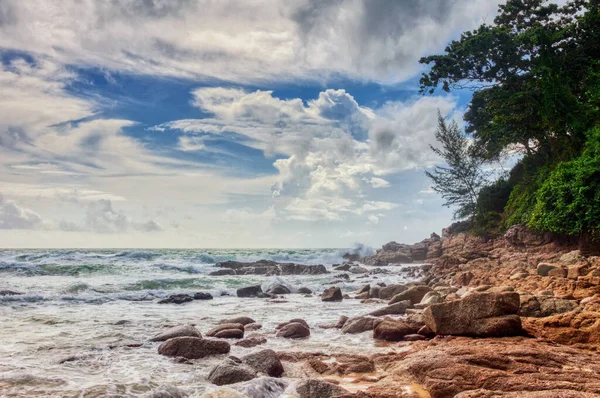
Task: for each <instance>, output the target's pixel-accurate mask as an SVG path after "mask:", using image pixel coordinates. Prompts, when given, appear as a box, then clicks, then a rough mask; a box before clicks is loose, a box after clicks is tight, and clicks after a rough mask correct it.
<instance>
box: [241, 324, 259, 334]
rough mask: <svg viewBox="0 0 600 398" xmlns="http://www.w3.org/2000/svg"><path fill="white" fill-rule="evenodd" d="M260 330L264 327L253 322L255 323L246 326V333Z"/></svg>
mask: <svg viewBox="0 0 600 398" xmlns="http://www.w3.org/2000/svg"><path fill="white" fill-rule="evenodd" d="M259 329H262V325H261V324H260V323H256V322H253V323H249V324H247V325H244V331H246V332H252V331H255V330H259Z"/></svg>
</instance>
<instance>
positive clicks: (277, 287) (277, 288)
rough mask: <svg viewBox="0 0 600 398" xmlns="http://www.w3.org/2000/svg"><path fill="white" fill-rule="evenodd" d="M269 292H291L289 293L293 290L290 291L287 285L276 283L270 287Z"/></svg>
mask: <svg viewBox="0 0 600 398" xmlns="http://www.w3.org/2000/svg"><path fill="white" fill-rule="evenodd" d="M267 293H271V294H289V293H291V291H290V289H288V288H287V287H285V286H283V285H275V286H273V287H272V288H270V289H269V291H268V292H267Z"/></svg>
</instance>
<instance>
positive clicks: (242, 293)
mask: <svg viewBox="0 0 600 398" xmlns="http://www.w3.org/2000/svg"><path fill="white" fill-rule="evenodd" d="M259 293H262V288H261V287H260V285H254V286H246V287H241V288H239V289H238V290H237V291H236V294H237V296H238V297H256V296H258V294H259Z"/></svg>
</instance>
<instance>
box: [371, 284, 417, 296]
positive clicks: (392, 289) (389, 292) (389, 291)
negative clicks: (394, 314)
mask: <svg viewBox="0 0 600 398" xmlns="http://www.w3.org/2000/svg"><path fill="white" fill-rule="evenodd" d="M410 286H411V285H389V286H385V287H382V288H381V289H379V298H380V299H384V300H389V299H391V298H392V297H394V296H395V295H397V294H400V293H402V292H403V291H405V290H407V289H408V288H409V287H410Z"/></svg>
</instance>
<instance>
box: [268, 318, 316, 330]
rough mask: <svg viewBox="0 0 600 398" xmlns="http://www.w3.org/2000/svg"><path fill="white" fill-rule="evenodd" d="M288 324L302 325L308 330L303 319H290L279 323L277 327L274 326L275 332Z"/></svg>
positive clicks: (308, 327)
mask: <svg viewBox="0 0 600 398" xmlns="http://www.w3.org/2000/svg"><path fill="white" fill-rule="evenodd" d="M290 323H301V324H302V325H304V326H305V327H306V328H307V329H310V326H309V325H308V323H307V322H306V321H305V320H304V319H300V318H294V319H290V320H289V321H287V322H283V323H280V324H279V325H277V326H275V330H279V329H281V328H282V327H284V326H285V325H288V324H290Z"/></svg>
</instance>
